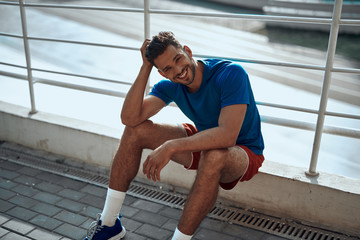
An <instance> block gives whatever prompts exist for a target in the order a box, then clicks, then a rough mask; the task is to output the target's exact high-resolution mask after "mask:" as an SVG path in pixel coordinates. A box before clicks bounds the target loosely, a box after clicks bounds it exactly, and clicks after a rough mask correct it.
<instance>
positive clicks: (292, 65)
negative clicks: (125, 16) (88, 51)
mask: <svg viewBox="0 0 360 240" xmlns="http://www.w3.org/2000/svg"><path fill="white" fill-rule="evenodd" d="M0 36H6V37H14V38H22V36H20V35H16V34H6V33H2V32H0ZM28 40H36V41H50V42H59V43H69V44H79V45H88V46H95V47H107V48H117V49H123V50H136V51H138V50H139V48H136V47H128V46H121V45H112V44H103V43H94V42H86V41H74V40H65V39H58V38H43V37H42V38H40V37H31V36H29V37H28ZM193 56H194V57H198V58H223V59H228V60H232V61H236V62H243V63H255V64H261V65H269V66H280V67H290V68H300V69H310V70H319V71H324V70H325V67H324V66H321V65H311V64H300V63H289V62H275V61H266V60H256V59H246V58H234V57H226V56H216V55H203V54H193ZM0 64H1V63H0ZM332 72H341V73H351V74H360V69H356V68H337V67H334V68H333V69H332Z"/></svg>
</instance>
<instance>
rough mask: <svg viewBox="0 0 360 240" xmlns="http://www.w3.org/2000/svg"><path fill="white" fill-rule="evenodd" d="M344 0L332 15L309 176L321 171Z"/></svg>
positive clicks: (335, 5) (339, 1)
mask: <svg viewBox="0 0 360 240" xmlns="http://www.w3.org/2000/svg"><path fill="white" fill-rule="evenodd" d="M342 3H343V1H342V0H335V4H334V10H333V16H332V23H331V29H330V36H329V43H328V50H327V56H326V66H325V74H324V82H323V86H322V91H321V99H320V106H319V113H318V118H317V123H316V131H315V137H314V143H313V149H312V154H311V162H310V166H309V170H308V171H306V175H308V176H317V175H318V174H319V173H318V172H316V165H317V161H318V156H319V150H320V142H321V137H322V131H323V127H324V120H325V112H326V106H327V101H328V94H329V87H330V80H331V73H332V68H333V65H334V56H335V50H336V42H337V38H338V33H339V23H340V18H341V10H342Z"/></svg>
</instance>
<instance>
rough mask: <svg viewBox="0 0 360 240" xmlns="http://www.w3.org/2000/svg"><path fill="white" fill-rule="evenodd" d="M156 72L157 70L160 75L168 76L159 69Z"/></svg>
mask: <svg viewBox="0 0 360 240" xmlns="http://www.w3.org/2000/svg"><path fill="white" fill-rule="evenodd" d="M158 72H159V74H160V75H161V76H163V77H164V78H168V77H166V76H165V74H164V73H163V72H162V71H161V70H159V69H158Z"/></svg>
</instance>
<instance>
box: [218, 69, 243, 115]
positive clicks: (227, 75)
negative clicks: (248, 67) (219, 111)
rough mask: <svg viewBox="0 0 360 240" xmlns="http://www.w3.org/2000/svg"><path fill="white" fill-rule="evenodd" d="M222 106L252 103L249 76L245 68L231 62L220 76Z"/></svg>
mask: <svg viewBox="0 0 360 240" xmlns="http://www.w3.org/2000/svg"><path fill="white" fill-rule="evenodd" d="M219 87H220V94H221V99H220V100H221V108H223V107H226V106H229V105H234V104H250V99H249V98H250V96H249V87H250V83H249V78H248V75H247V73H246V72H245V70H244V69H243V68H242V67H241V66H240V65H237V64H231V65H229V66H228V67H227V69H226V71H224V74H223V76H222V77H221V78H219Z"/></svg>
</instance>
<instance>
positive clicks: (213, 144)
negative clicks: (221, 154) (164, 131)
mask: <svg viewBox="0 0 360 240" xmlns="http://www.w3.org/2000/svg"><path fill="white" fill-rule="evenodd" d="M234 136H236V135H234V134H233V133H229V132H228V130H226V129H223V128H222V127H215V128H211V129H208V130H205V131H202V132H199V133H197V134H195V135H193V136H191V137H186V138H179V139H174V140H169V141H167V142H166V143H165V145H166V148H168V149H169V151H170V152H171V155H174V154H176V153H181V152H197V151H203V150H209V149H220V148H228V147H232V146H234V145H235V144H236V137H234Z"/></svg>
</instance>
